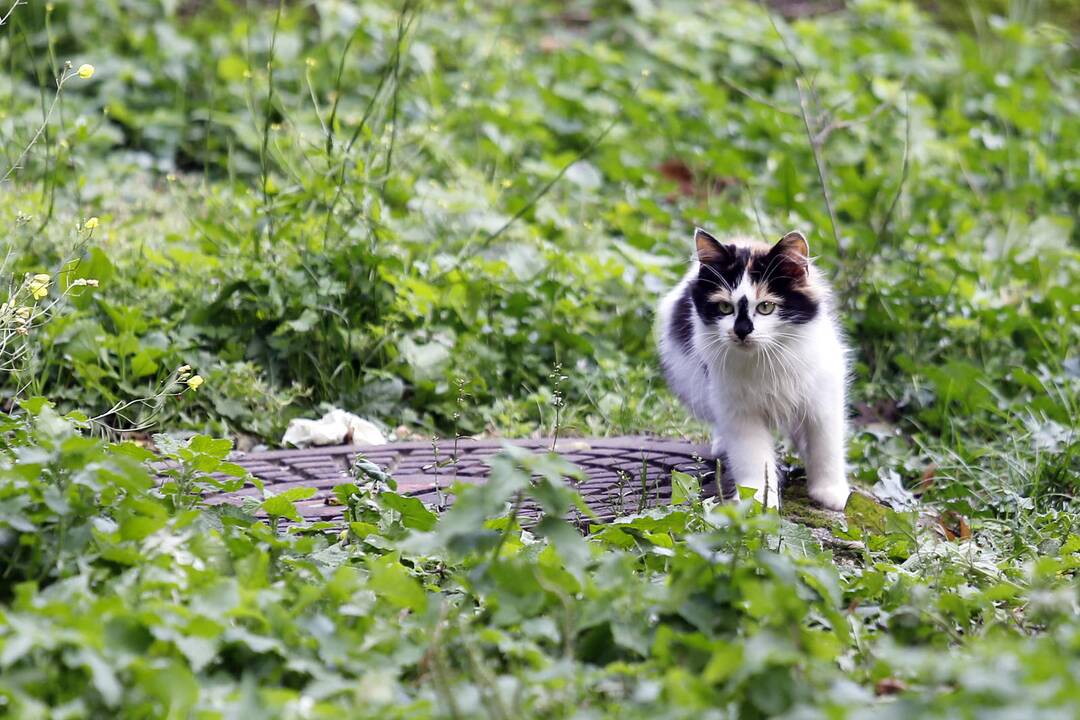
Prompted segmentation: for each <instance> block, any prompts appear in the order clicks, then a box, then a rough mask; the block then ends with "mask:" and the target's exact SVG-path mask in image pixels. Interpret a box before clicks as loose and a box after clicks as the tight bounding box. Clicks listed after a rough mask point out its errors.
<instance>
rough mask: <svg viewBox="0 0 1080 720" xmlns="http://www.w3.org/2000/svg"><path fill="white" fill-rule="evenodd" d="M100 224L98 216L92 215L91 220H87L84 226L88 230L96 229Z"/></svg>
mask: <svg viewBox="0 0 1080 720" xmlns="http://www.w3.org/2000/svg"><path fill="white" fill-rule="evenodd" d="M98 224H99V222H98V219H97V217H92V218H90V219H89V220H87V221H86V222H85V223H83V228H85V229H87V230H94V229H95V228H97V226H98Z"/></svg>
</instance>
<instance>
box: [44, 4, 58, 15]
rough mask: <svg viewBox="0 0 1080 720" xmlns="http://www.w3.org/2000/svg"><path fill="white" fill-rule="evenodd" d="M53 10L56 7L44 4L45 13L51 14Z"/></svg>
mask: <svg viewBox="0 0 1080 720" xmlns="http://www.w3.org/2000/svg"><path fill="white" fill-rule="evenodd" d="M55 9H56V5H54V4H53V3H45V12H50V13H51V12H52V11H53V10H55Z"/></svg>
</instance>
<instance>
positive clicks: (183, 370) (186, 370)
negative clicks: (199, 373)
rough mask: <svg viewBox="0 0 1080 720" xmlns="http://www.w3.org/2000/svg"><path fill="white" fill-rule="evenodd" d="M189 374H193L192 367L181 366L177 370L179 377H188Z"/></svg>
mask: <svg viewBox="0 0 1080 720" xmlns="http://www.w3.org/2000/svg"><path fill="white" fill-rule="evenodd" d="M189 372H191V366H190V365H181V366H180V367H178V368H176V374H177V375H186V374H187V373H189Z"/></svg>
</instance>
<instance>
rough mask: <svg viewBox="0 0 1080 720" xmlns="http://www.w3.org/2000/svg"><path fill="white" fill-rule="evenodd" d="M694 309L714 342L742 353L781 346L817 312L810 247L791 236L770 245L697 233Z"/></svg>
mask: <svg viewBox="0 0 1080 720" xmlns="http://www.w3.org/2000/svg"><path fill="white" fill-rule="evenodd" d="M694 242H695V244H696V246H697V259H698V262H699V266H698V276H697V279H696V281H695V282H694V285H693V288H692V295H693V299H694V307H695V309H696V310H697V313H698V315H699V316H700V318H701V320H702V322H703V323H704V324H705V327H706V329H707V330H708V331H710V334H711V335H712V336H713V338H715V341H716V342H717V343H723V344H725V345H730V346H733V347H737V348H740V349H743V350H747V351H750V350H754V349H756V348H760V347H762V346H768V345H770V344H774V343H778V342H782V341H783V340H785V339H786V338H789V337H791V336H792V335H793V334H794V332H795V331H796V330H797V326H801V325H805V324H807V323H809V322H810V321H812V320H813V319H814V318H815V317H817V315H818V313H819V312H820V311H821V300H822V297H821V295H822V292H821V289H820V288H819V287H818V286H817V284H816V283H815V281H814V271H813V269H812V268H811V266H810V257H809V247H808V246H807V243H806V238H805V237H803V235H802V234H801V233H798V232H789V233H788V234H787V235H785V236H784V237H782V238H780V240H779V241H778V242H777V243H776V244H775V245H772V246H769V245H767V244H764V243H758V242H754V241H747V240H736V241H733V242H727V243H725V242H721V241H719V240H717V239H716V238H715V237H713V236H712V235H710V234H709V233H707V232H705V231H704V230H702V229H700V228H699V229H698V230H697V231H696V232H695V233H694Z"/></svg>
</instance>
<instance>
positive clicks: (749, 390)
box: [657, 229, 849, 510]
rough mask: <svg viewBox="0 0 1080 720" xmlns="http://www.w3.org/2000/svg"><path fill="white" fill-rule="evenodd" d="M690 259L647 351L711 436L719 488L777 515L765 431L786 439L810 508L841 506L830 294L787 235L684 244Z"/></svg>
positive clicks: (841, 454)
mask: <svg viewBox="0 0 1080 720" xmlns="http://www.w3.org/2000/svg"><path fill="white" fill-rule="evenodd" d="M694 241H695V244H696V246H697V254H696V258H695V260H694V262H693V265H692V267H691V268H690V270H689V272H687V273H686V276H685V277H684V278H683V279H682V280H681V281H680V282H679V284H678V285H676V286H675V288H674V289H673V290H672V291H671V292H669V293H668V294H667V295H666V296H665V297H664V299H663V300H662V301H661V302H660V307H659V309H658V311H657V343H658V345H659V349H660V359H661V362H662V364H663V368H664V373H665V375H666V376H667V381H668V384H669V385H670V387H671V389H672V391H673V392H674V393H675V394H676V395H677V396H678V397H679V398H680V399H681V400H682V401H683V402H684V403H685V404H686V405H687V407H688V408H689V409H690V410H691V411H692V412H693V413H694V415H696V416H697V417H699V418H700V419H702V420H704V421H705V422H707V423H709V424H710V425H711V426H712V428H713V443H712V450H713V454H714V455H715V456H716V457H718V458H720V459H721V465H722V468H723V474H724V478H723V482H720V483H719V485H720V487H721V488H725V487H726V488H730V489H731V490H733V488H731V485H732V483H734V485H741V486H748V487H751V488H753V489H754V490H755V497H757V498H758V500H760V501H763V502H766V504H768V505H769V506H771V507H777V506H778V505H779V492H778V484H777V466H776V455H775V438H774V433H775V432H776V431H777V430H781V431H783V432H785V433H787V435H788V436H789V437H790V438H791V439H792V441H793V442H794V444H795V448H796V450H797V451H798V453H799V455H800V456H801V458H802V461H803V463H804V464H805V465H806V475H807V490H808V492H809V494H810V497H811V499H813V500H814V501H815V502H817V503H819V504H821V505H823V506H824V507H827V508H831V509H833V510H840V509H843V507H844V504H845V503H846V502H847V497H848V492H849V488H848V482H847V473H846V470H845V462H844V458H845V439H844V434H845V424H846V423H845V408H846V404H845V395H846V391H847V379H848V360H847V354H848V352H847V348H846V347H845V346H844V341H843V339H842V337H841V332H840V328H839V326H838V324H837V321H836V318H835V316H834V314H833V312H834V310H833V306H832V294H831V292H830V289H829V286H828V284H827V283H826V282H825V281H824V279H823V278H822V277H821V274H820V272H819V271H818V270H817V268H815V267H814V265H813V263H812V262H811V261H810V257H809V248H808V246H807V243H806V238H804V237H803V236H802V235H801V234H800V233H798V232H790V233H788V234H787V235H785V236H784V237H783V238H781V239H780V241H779V242H777V243H776V244H775V245H773V246H771V247H770V246H769V245H766V244H763V243H759V242H755V241H753V240H748V239H745V238H732V239H731V240H729V241H727V242H721V241H719V240H717V239H716V238H714V237H713V236H712V235H710V234H709V233H707V232H705V231H704V230H701V229H698V230H697V231H696V232H695V234H694Z"/></svg>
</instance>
